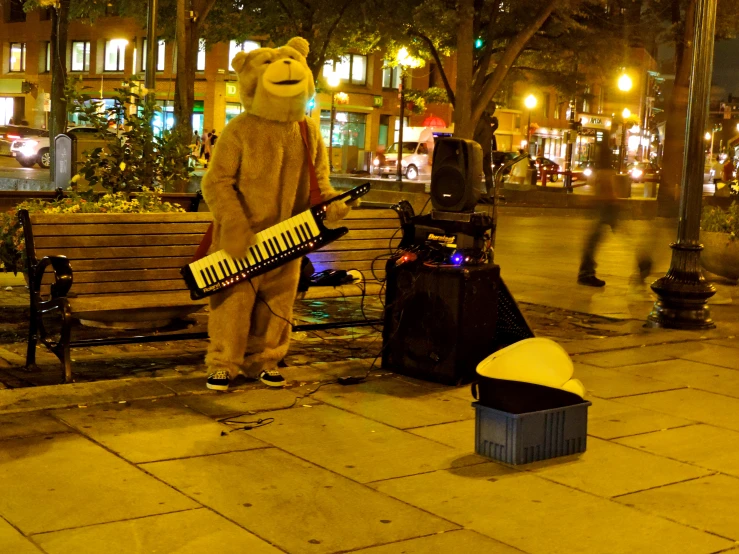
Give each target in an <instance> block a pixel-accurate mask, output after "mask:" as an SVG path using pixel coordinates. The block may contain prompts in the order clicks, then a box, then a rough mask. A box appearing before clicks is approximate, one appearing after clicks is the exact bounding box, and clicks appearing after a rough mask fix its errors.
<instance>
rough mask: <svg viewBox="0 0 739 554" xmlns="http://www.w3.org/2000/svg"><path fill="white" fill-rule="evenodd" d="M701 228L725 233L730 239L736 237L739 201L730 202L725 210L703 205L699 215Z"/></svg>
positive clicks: (738, 233)
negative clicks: (700, 215) (701, 212)
mask: <svg viewBox="0 0 739 554" xmlns="http://www.w3.org/2000/svg"><path fill="white" fill-rule="evenodd" d="M701 229H702V230H704V231H709V232H717V233H727V234H728V235H729V236H730V237H731V238H732V239H736V237H737V235H739V203H737V202H732V203H731V205H730V206H729V209H728V210H727V211H724V210H722V209H721V208H714V207H711V206H705V207H704V208H703V214H702V217H701Z"/></svg>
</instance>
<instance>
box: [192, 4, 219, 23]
mask: <svg viewBox="0 0 739 554" xmlns="http://www.w3.org/2000/svg"><path fill="white" fill-rule="evenodd" d="M215 3H216V0H193V9H194V11H195V14H196V15H197V16H198V23H199V24H200V25H202V24H203V21H205V19H206V18H207V17H208V14H209V13H210V10H211V9H213V6H214V5H215Z"/></svg>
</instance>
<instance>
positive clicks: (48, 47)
mask: <svg viewBox="0 0 739 554" xmlns="http://www.w3.org/2000/svg"><path fill="white" fill-rule="evenodd" d="M44 52H46V57H45V59H44V72H45V73H49V72H50V71H51V42H49V41H48V40H47V41H46V49H45V50H44Z"/></svg>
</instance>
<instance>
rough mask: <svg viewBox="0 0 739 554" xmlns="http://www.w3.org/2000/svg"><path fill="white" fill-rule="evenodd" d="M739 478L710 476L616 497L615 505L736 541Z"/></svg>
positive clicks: (738, 518)
mask: <svg viewBox="0 0 739 554" xmlns="http://www.w3.org/2000/svg"><path fill="white" fill-rule="evenodd" d="M737 498H739V479H737V478H735V477H729V476H726V475H712V476H710V477H703V478H701V479H694V480H692V481H686V482H684V483H676V484H674V485H668V486H666V487H660V488H657V489H653V490H648V491H642V492H637V493H634V494H629V495H626V496H622V497H619V498H618V499H617V501H618V502H623V503H624V504H625V505H627V506H634V507H636V508H638V509H640V510H645V511H647V512H650V513H653V514H657V515H660V516H662V517H665V518H668V519H671V520H672V521H677V522H678V523H682V524H684V525H689V526H691V527H697V528H699V529H702V530H705V531H708V532H710V533H715V534H717V535H719V536H721V537H726V538H728V539H732V540H734V541H739V524H737V522H739V510H737V501H736V499H737Z"/></svg>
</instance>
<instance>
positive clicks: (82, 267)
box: [29, 208, 401, 296]
mask: <svg viewBox="0 0 739 554" xmlns="http://www.w3.org/2000/svg"><path fill="white" fill-rule="evenodd" d="M29 215H30V220H31V225H32V233H33V242H34V244H33V250H34V252H33V253H34V254H35V259H36V260H40V259H41V258H43V257H44V256H66V257H67V258H68V259H69V260H70V264H71V266H72V269H73V271H74V285H73V286H72V290H71V294H73V295H76V296H83V295H99V294H125V293H141V292H175V291H185V290H186V287H185V282H184V280H183V279H182V277H181V275H180V268H181V267H182V266H184V265H185V264H187V263H189V262H190V261H191V259H192V256H193V255H194V253H195V250H196V249H197V247H198V245H199V244H200V241H201V239H202V237H203V234H204V233H205V231H206V230H207V228H208V225H209V224H210V222H211V221H212V214H211V213H209V212H201V213H191V212H187V213H151V214H39V213H31V214H29ZM336 226H346V227H348V228H349V233H347V234H346V235H345V236H344V237H342V238H341V239H339V240H337V241H335V242H333V243H331V244H329V245H327V246H325V247H324V248H322V249H321V250H318V251H316V252H313V253H311V254H309V255H308V257H309V258H310V260H311V262H312V263H313V265H314V266H315V270H316V271H323V270H324V269H345V270H349V269H357V270H359V271H361V272H362V273H363V274H364V276H365V279H366V280H368V281H371V280H374V279H377V278H379V279H382V278H384V275H385V261H386V259H387V257H388V255H389V254H390V253H391V252H392V251H393V250H394V249H395V248H396V247H397V245H398V243H399V242H400V238H401V233H400V223H399V219H398V214H397V213H396V212H395V211H394V210H390V209H361V208H360V209H355V210H352V211H351V212H350V213H349V216H348V217H347V218H346V219H344V220H342V221H341V222H339V223H337V224H336ZM29 253H31V252H30V251H29ZM373 268H374V274H373V272H372V269H373ZM52 282H53V277H52V276H51V275H50V274H48V272H47V275H45V276H44V280H43V283H44V286H43V287H42V291H41V292H42V294H47V293H48V287H49V286H50V285H51V283H52Z"/></svg>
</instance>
